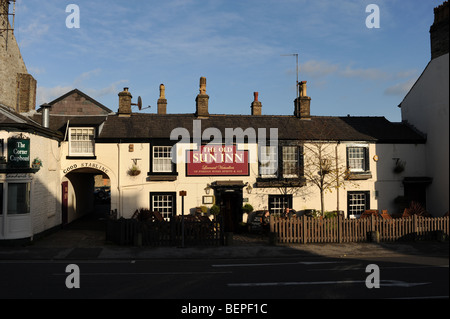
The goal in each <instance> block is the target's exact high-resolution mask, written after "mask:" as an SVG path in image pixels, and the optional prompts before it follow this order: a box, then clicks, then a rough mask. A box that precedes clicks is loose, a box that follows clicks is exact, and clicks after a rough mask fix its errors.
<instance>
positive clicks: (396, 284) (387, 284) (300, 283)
mask: <svg viewBox="0 0 450 319" xmlns="http://www.w3.org/2000/svg"><path fill="white" fill-rule="evenodd" d="M349 284H364V285H365V284H366V281H365V280H339V281H293V282H259V283H258V282H256V283H232V284H227V286H228V287H276V286H278V287H283V286H308V285H349ZM429 284H431V283H430V282H419V283H409V282H404V281H397V280H381V282H380V286H381V287H404V288H410V287H415V286H423V285H429Z"/></svg>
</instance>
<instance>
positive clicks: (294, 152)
mask: <svg viewBox="0 0 450 319" xmlns="http://www.w3.org/2000/svg"><path fill="white" fill-rule="evenodd" d="M298 168H299V166H298V147H297V146H283V177H284V178H296V177H298Z"/></svg>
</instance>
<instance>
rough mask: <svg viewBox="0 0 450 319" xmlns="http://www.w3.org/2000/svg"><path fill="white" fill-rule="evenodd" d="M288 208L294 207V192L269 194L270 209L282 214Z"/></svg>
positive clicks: (274, 212)
mask: <svg viewBox="0 0 450 319" xmlns="http://www.w3.org/2000/svg"><path fill="white" fill-rule="evenodd" d="M286 208H292V194H288V195H269V211H270V213H271V214H280V215H282V214H283V213H284V211H285V209H286Z"/></svg>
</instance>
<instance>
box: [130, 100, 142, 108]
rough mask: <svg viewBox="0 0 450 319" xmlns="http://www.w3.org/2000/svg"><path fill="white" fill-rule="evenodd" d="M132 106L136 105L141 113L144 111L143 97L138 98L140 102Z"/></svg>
mask: <svg viewBox="0 0 450 319" xmlns="http://www.w3.org/2000/svg"><path fill="white" fill-rule="evenodd" d="M131 105H136V106H137V107H138V108H139V111H141V110H142V99H141V97H138V102H137V104H136V103H131Z"/></svg>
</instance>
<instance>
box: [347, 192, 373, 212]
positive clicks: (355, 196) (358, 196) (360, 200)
mask: <svg viewBox="0 0 450 319" xmlns="http://www.w3.org/2000/svg"><path fill="white" fill-rule="evenodd" d="M347 202H348V203H347V211H348V215H349V216H354V217H359V216H361V214H362V213H364V211H366V210H368V209H370V192H368V191H360V192H348V193H347Z"/></svg>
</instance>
